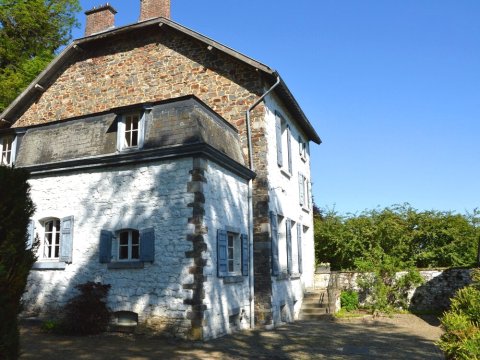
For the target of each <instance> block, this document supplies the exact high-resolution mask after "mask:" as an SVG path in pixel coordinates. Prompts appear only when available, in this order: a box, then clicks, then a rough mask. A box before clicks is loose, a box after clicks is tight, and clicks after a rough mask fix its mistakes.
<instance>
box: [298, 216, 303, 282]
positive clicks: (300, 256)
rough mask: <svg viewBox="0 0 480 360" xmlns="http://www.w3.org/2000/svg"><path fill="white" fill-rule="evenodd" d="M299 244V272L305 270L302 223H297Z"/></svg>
mask: <svg viewBox="0 0 480 360" xmlns="http://www.w3.org/2000/svg"><path fill="white" fill-rule="evenodd" d="M297 244H298V272H299V273H300V274H301V273H302V272H303V264H302V224H297Z"/></svg>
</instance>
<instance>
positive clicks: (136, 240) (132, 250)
mask: <svg viewBox="0 0 480 360" xmlns="http://www.w3.org/2000/svg"><path fill="white" fill-rule="evenodd" d="M139 259H140V235H139V232H138V230H124V231H120V233H119V242H118V260H139Z"/></svg>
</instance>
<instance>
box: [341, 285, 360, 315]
mask: <svg viewBox="0 0 480 360" xmlns="http://www.w3.org/2000/svg"><path fill="white" fill-rule="evenodd" d="M340 304H341V307H342V309H345V310H346V311H353V310H357V309H358V293H357V292H355V291H353V290H344V291H342V293H341V294H340Z"/></svg>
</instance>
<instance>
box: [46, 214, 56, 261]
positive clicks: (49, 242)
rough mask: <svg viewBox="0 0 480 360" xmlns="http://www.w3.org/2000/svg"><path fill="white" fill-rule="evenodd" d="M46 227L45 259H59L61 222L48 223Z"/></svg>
mask: <svg viewBox="0 0 480 360" xmlns="http://www.w3.org/2000/svg"><path fill="white" fill-rule="evenodd" d="M44 226H45V237H44V240H43V258H44V259H58V257H59V256H60V220H59V219H53V220H49V221H46V222H45V225H44Z"/></svg>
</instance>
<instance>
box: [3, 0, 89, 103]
mask: <svg viewBox="0 0 480 360" xmlns="http://www.w3.org/2000/svg"><path fill="white" fill-rule="evenodd" d="M77 11H80V5H79V1H78V0H0V112H1V111H3V110H4V109H5V108H6V107H7V106H8V105H9V104H10V102H12V101H13V100H14V99H15V97H16V96H18V95H19V94H20V92H21V91H23V90H24V89H25V88H26V87H27V86H28V84H29V83H30V82H31V81H32V80H33V79H34V78H35V77H36V76H37V75H38V74H39V73H40V72H41V71H42V70H43V69H44V68H45V67H46V66H47V65H48V63H49V62H50V61H51V60H52V59H53V58H54V56H55V53H56V51H57V50H58V49H59V48H60V47H61V46H64V45H66V44H67V43H68V42H69V41H70V39H71V33H70V32H71V29H72V27H74V26H77V25H78V23H77V20H76V18H75V13H76V12H77Z"/></svg>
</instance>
